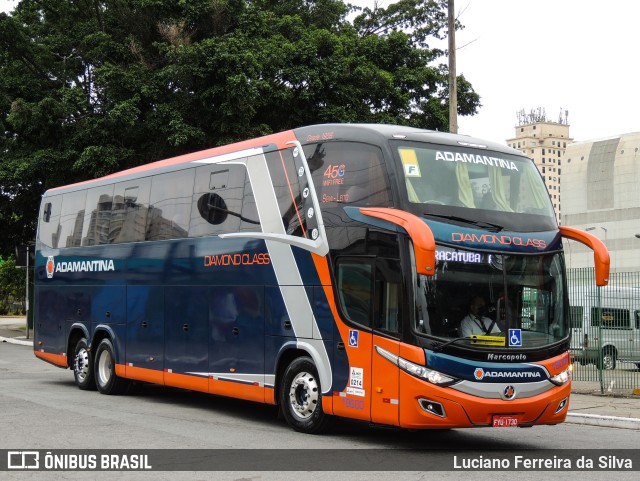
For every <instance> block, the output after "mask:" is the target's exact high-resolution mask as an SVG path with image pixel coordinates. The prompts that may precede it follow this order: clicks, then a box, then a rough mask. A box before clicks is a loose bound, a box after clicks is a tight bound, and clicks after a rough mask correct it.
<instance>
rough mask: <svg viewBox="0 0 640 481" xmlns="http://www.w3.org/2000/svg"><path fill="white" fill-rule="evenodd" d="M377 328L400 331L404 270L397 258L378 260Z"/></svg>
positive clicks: (376, 281) (395, 332)
mask: <svg viewBox="0 0 640 481" xmlns="http://www.w3.org/2000/svg"><path fill="white" fill-rule="evenodd" d="M375 283H376V289H375V304H376V309H375V312H376V316H375V325H374V326H373V327H374V328H375V329H378V330H381V331H384V332H388V333H394V334H397V333H398V332H400V322H399V321H400V319H399V317H400V305H401V292H402V270H401V268H400V261H399V260H397V259H381V258H378V259H377V262H376V280H375Z"/></svg>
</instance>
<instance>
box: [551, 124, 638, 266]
mask: <svg viewBox="0 0 640 481" xmlns="http://www.w3.org/2000/svg"><path fill="white" fill-rule="evenodd" d="M561 221H562V224H563V225H567V226H571V227H577V228H580V229H584V230H587V231H590V232H591V233H592V234H594V235H596V236H597V237H599V238H600V239H601V240H602V241H603V242H604V243H605V244H606V246H607V248H608V249H609V253H610V256H611V268H612V271H613V272H637V271H640V132H635V133H630V134H625V135H621V136H619V137H612V138H607V139H601V140H594V141H587V142H576V143H572V144H571V145H567V149H566V152H565V154H564V156H563V157H562V218H561ZM565 256H566V260H567V265H568V267H572V268H579V267H592V266H593V257H592V254H591V251H589V250H588V249H587V248H586V247H584V246H582V244H579V243H577V242H572V241H569V242H566V244H565Z"/></svg>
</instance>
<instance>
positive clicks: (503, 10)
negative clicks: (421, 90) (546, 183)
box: [0, 0, 640, 142]
mask: <svg viewBox="0 0 640 481" xmlns="http://www.w3.org/2000/svg"><path fill="white" fill-rule="evenodd" d="M348 1H349V2H350V3H353V4H357V5H368V6H372V5H373V3H374V0H348ZM392 1H393V0H381V3H386V4H389V3H391V2H392ZM16 3H17V2H16V1H12V0H0V9H2V10H3V11H7V10H10V9H12V8H13V6H15V5H16ZM455 3H456V11H457V12H458V13H459V14H460V16H459V20H460V21H461V22H462V24H463V25H465V29H464V30H463V31H461V32H458V33H457V34H456V40H457V45H458V58H457V67H458V73H459V74H464V76H465V77H466V78H467V80H469V81H470V82H471V84H472V85H473V87H474V89H475V90H476V92H478V93H479V94H480V96H481V97H482V100H481V101H482V105H483V106H482V107H481V109H480V111H479V114H478V115H475V116H473V117H461V118H460V119H459V132H460V133H464V134H469V135H474V136H476V137H480V138H486V139H488V140H494V141H498V142H504V141H505V139H507V138H511V137H513V136H514V134H515V130H514V127H515V125H516V123H517V118H516V112H517V111H519V110H521V109H525V110H526V111H527V112H529V111H530V110H531V109H535V108H538V107H542V108H544V109H545V111H546V114H547V119H549V120H551V121H557V120H558V115H559V113H560V111H561V109H562V111H563V112H564V111H565V110H568V111H569V115H568V121H569V124H570V126H571V128H570V135H571V136H572V137H573V138H574V139H575V140H593V139H599V138H604V137H610V136H616V135H619V134H624V133H629V132H637V131H640V90H639V87H638V85H640V60H639V59H640V57H639V56H638V53H637V52H638V47H639V46H640V45H639V44H640V41H639V40H638V37H637V36H636V33H637V31H638V30H639V24H638V22H639V20H640V2H638V1H635V0H608V1H606V2H602V1H596V0H455ZM443 61H446V59H443Z"/></svg>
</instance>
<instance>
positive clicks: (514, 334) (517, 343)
mask: <svg viewBox="0 0 640 481" xmlns="http://www.w3.org/2000/svg"><path fill="white" fill-rule="evenodd" d="M509 347H522V330H521V329H509Z"/></svg>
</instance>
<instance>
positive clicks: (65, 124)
mask: <svg viewBox="0 0 640 481" xmlns="http://www.w3.org/2000/svg"><path fill="white" fill-rule="evenodd" d="M446 3H447V2H446V0H401V1H399V2H397V3H394V4H391V5H390V6H388V7H387V8H375V9H364V10H362V11H360V12H357V11H355V9H354V8H353V7H350V6H348V5H345V3H344V2H343V1H341V0H188V1H187V0H22V1H21V2H20V3H19V4H18V6H17V7H16V8H15V10H14V11H13V12H12V14H11V15H6V14H0V133H1V134H2V135H1V136H0V155H1V159H0V222H1V223H2V226H3V229H4V230H5V234H4V235H3V237H2V243H1V244H0V253H3V252H5V253H7V252H9V251H11V250H12V249H13V245H14V244H15V243H19V242H23V241H25V240H27V239H31V238H33V235H34V229H35V223H36V211H37V206H38V202H39V198H40V195H41V194H42V193H43V192H44V190H46V189H47V188H50V187H54V186H58V185H62V184H67V183H70V182H74V181H80V180H84V179H87V178H92V177H96V176H101V175H104V174H107V173H110V172H113V171H116V170H120V169H123V168H128V167H132V166H136V165H140V164H143V163H147V162H151V161H155V160H158V159H161V158H166V157H170V156H173V155H178V154H182V153H185V152H189V151H194V150H198V149H202V148H207V147H212V146H216V145H221V144H224V143H228V142H232V141H237V140H241V139H246V138H250V137H255V136H259V135H263V134H268V133H271V132H277V131H281V130H285V129H289V128H293V127H297V126H301V125H308V124H313V123H321V122H376V123H396V124H407V125H413V126H417V127H425V128H431V129H440V130H447V129H448V125H447V123H448V114H447V112H448V89H447V68H446V66H445V65H443V64H442V58H443V56H444V54H445V52H443V51H441V50H439V49H437V48H432V47H430V45H429V42H431V41H436V40H437V39H439V38H442V37H443V36H444V35H445V34H446V31H445V29H446ZM458 89H459V92H458V98H459V102H460V103H459V108H458V110H459V114H460V115H471V114H473V113H475V112H476V110H477V108H478V106H479V97H478V95H477V94H476V93H475V92H474V91H473V88H472V87H471V85H470V84H469V82H467V81H466V80H465V79H464V78H462V77H460V78H459V79H458Z"/></svg>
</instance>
